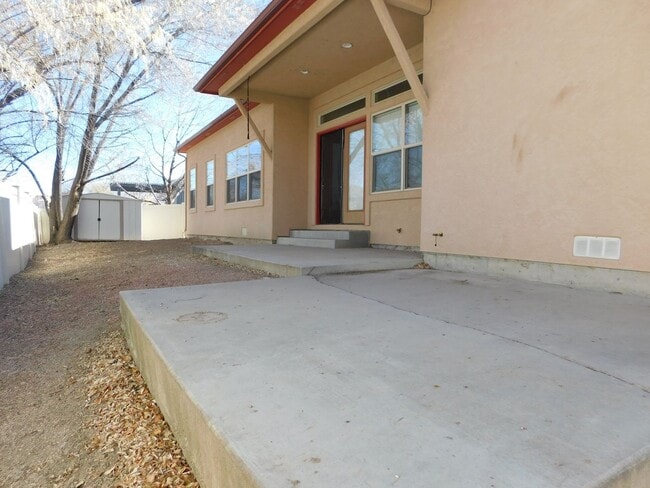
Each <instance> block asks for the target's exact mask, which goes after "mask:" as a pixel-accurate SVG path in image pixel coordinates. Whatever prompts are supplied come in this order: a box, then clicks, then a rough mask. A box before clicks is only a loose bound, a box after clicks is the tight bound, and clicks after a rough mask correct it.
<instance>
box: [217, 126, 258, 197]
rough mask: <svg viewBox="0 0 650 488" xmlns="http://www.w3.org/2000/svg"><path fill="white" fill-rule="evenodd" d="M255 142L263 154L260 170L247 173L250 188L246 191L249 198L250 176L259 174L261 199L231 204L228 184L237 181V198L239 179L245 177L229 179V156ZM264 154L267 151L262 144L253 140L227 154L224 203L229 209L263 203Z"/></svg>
mask: <svg viewBox="0 0 650 488" xmlns="http://www.w3.org/2000/svg"><path fill="white" fill-rule="evenodd" d="M254 142H257V143H258V144H259V145H260V148H261V149H262V150H261V153H260V169H259V170H256V171H247V172H246V173H245V174H246V176H247V177H248V178H247V181H248V182H247V185H248V188H247V191H246V196H247V197H248V196H249V195H250V175H251V174H252V173H257V172H259V173H260V196H259V198H247V199H246V200H233V201H232V202H229V201H228V182H229V181H230V180H233V179H234V180H235V196H237V189H238V188H237V179H238V178H239V177H241V176H244V173H242V174H239V175H237V176H234V177H232V178H228V154H230V153H233V152H235V151H237V150H239V149H241V148H242V147H246V146H248V145H250V144H253V143H254ZM264 152H265V151H264V148H263V145H262V143H261V142H260V141H259V140H258V139H253V140H252V141H249V142H247V143H246V144H242V145H241V146H237V147H235V148H233V149H231V150H230V151H228V152H227V153H226V179H225V184H226V189H225V190H226V191H225V192H224V202H225V205H226V206H227V207H233V206H235V207H237V206H240V207H241V206H242V204H247V203H253V204H257V203H259V202H261V201H262V199H263V194H264Z"/></svg>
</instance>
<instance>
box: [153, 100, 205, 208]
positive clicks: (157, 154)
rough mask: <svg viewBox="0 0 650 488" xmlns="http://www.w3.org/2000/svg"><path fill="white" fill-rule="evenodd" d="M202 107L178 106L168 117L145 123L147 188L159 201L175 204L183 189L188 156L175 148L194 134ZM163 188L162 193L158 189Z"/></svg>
mask: <svg viewBox="0 0 650 488" xmlns="http://www.w3.org/2000/svg"><path fill="white" fill-rule="evenodd" d="M200 110H201V108H200V107H199V106H198V104H197V105H195V106H194V107H192V108H184V109H182V108H177V110H176V111H174V112H171V113H169V114H168V116H167V117H164V118H160V119H159V120H158V121H155V122H154V121H152V122H150V123H149V124H147V125H146V126H145V129H144V132H146V135H147V137H146V139H144V142H145V144H144V146H143V155H144V161H143V165H144V167H145V171H144V173H145V176H146V182H145V185H143V186H145V187H147V188H149V191H150V193H151V195H152V196H153V197H154V199H155V200H156V201H157V202H158V203H160V204H170V203H173V202H174V200H175V198H176V196H177V195H178V194H179V193H180V192H181V191H182V190H183V186H184V182H185V178H184V174H183V172H182V170H183V168H184V167H185V155H183V154H181V153H178V152H177V151H176V148H177V147H178V146H179V145H180V143H181V142H183V141H184V140H185V139H187V138H188V137H189V136H190V134H192V133H193V132H194V131H195V130H196V129H197V128H198V127H197V120H198V117H199V113H200ZM161 187H162V192H160V191H156V190H158V189H159V188H161Z"/></svg>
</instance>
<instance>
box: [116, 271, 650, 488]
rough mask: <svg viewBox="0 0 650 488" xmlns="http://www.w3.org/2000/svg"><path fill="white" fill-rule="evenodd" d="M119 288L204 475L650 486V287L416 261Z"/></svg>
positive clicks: (340, 483) (308, 483)
mask: <svg viewBox="0 0 650 488" xmlns="http://www.w3.org/2000/svg"><path fill="white" fill-rule="evenodd" d="M121 306H122V316H123V326H124V328H125V331H126V335H127V338H128V340H129V344H130V346H131V349H132V351H133V352H134V356H135V359H136V362H137V364H138V366H139V367H140V369H141V371H142V372H143V374H144V376H145V378H146V380H147V384H148V385H149V387H150V389H151V390H152V392H153V394H154V396H155V397H156V399H157V401H158V403H159V405H160V406H161V409H162V410H163V413H164V415H165V418H166V419H167V420H168V422H169V423H170V425H171V426H172V428H173V430H174V433H175V435H176V437H177V438H178V440H179V442H180V443H181V446H182V447H183V450H184V452H185V454H186V456H187V458H188V460H189V461H190V463H191V464H192V466H193V468H194V469H195V472H196V474H197V476H198V478H199V481H200V482H201V484H202V486H203V487H204V488H208V487H216V486H219V487H248V486H256V487H258V486H259V487H269V488H271V487H272V488H275V487H296V486H305V487H317V488H318V487H328V488H329V487H394V486H403V487H409V488H415V487H445V488H461V487H462V488H470V487H471V488H476V487H486V488H489V487H499V488H503V487H517V488H519V487H526V488H542V487H544V488H548V487H562V488H574V487H575V488H578V487H579V488H587V487H589V488H596V487H617V488H623V487H627V488H641V487H644V488H647V487H648V486H650V462H649V456H650V390H649V389H648V377H650V363H649V359H648V356H649V355H648V354H647V351H648V347H649V345H650V340H649V338H648V329H649V327H650V314H648V300H647V299H643V298H638V297H627V296H621V295H615V294H608V293H599V292H592V291H584V290H572V289H569V288H566V287H559V286H553V285H544V284H540V283H529V282H523V281H516V280H493V279H487V278H482V277H480V276H474V275H464V274H454V273H445V272H437V271H430V270H409V271H397V272H387V273H371V274H364V275H353V276H347V275H342V276H336V277H332V276H327V277H319V278H314V277H298V278H290V279H266V280H259V281H254V282H238V283H229V284H216V285H204V286H192V287H184V288H173V289H162V290H144V291H131V292H123V293H122V295H121Z"/></svg>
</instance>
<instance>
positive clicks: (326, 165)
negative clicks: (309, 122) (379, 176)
mask: <svg viewBox="0 0 650 488" xmlns="http://www.w3.org/2000/svg"><path fill="white" fill-rule="evenodd" d="M343 135H344V130H343V129H339V130H335V131H333V132H328V133H327V134H323V135H322V136H320V223H321V224H340V223H341V212H342V202H343Z"/></svg>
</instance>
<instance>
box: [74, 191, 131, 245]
mask: <svg viewBox="0 0 650 488" xmlns="http://www.w3.org/2000/svg"><path fill="white" fill-rule="evenodd" d="M72 238H73V239H74V240H76V241H139V240H141V239H142V202H141V201H139V200H134V199H132V198H125V197H120V196H117V195H109V194H105V193H88V194H85V195H83V196H82V197H81V202H80V204H79V213H78V214H77V220H76V221H75V224H74V227H73V229H72Z"/></svg>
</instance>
